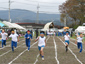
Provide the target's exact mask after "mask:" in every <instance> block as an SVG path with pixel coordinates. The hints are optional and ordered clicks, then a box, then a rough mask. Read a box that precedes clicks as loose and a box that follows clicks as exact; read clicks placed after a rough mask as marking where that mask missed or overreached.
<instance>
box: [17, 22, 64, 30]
mask: <svg viewBox="0 0 85 64" xmlns="http://www.w3.org/2000/svg"><path fill="white" fill-rule="evenodd" d="M17 24H19V25H20V26H22V27H24V28H26V29H43V28H44V26H45V24H36V23H17ZM54 27H55V28H59V29H60V28H62V27H63V26H54Z"/></svg>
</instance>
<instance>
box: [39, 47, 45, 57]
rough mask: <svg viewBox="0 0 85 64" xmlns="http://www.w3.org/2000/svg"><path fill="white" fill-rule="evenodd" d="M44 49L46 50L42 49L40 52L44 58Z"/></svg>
mask: <svg viewBox="0 0 85 64" xmlns="http://www.w3.org/2000/svg"><path fill="white" fill-rule="evenodd" d="M43 49H44V48H43V47H42V48H41V50H40V51H41V55H42V57H44V52H43Z"/></svg>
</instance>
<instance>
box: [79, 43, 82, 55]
mask: <svg viewBox="0 0 85 64" xmlns="http://www.w3.org/2000/svg"><path fill="white" fill-rule="evenodd" d="M80 47H81V49H80V51H79V52H80V53H81V52H82V49H83V46H82V43H80Z"/></svg>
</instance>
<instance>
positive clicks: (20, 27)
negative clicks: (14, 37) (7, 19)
mask: <svg viewBox="0 0 85 64" xmlns="http://www.w3.org/2000/svg"><path fill="white" fill-rule="evenodd" d="M12 24H13V26H16V28H17V29H22V30H26V29H25V28H23V27H22V26H20V25H18V24H16V23H12Z"/></svg>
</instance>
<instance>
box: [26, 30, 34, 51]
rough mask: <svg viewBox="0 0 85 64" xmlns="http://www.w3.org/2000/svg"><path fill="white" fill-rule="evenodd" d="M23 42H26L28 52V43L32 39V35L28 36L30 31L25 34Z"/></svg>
mask: <svg viewBox="0 0 85 64" xmlns="http://www.w3.org/2000/svg"><path fill="white" fill-rule="evenodd" d="M25 39H26V40H25V41H26V46H27V47H28V51H29V50H30V41H31V39H32V35H31V34H30V31H29V30H28V31H27V33H26V34H25Z"/></svg>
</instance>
